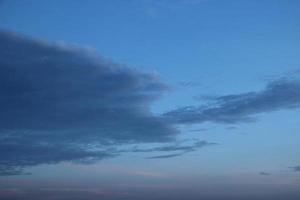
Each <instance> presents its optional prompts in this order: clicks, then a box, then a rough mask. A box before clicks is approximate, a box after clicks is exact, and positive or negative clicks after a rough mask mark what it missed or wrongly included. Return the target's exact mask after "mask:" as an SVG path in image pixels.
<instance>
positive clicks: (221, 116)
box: [163, 79, 300, 124]
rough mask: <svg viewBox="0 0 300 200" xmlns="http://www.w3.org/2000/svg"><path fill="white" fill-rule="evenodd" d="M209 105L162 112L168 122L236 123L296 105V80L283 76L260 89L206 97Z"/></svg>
mask: <svg viewBox="0 0 300 200" xmlns="http://www.w3.org/2000/svg"><path fill="white" fill-rule="evenodd" d="M210 100H211V103H210V104H209V105H203V106H199V107H195V106H188V107H183V108H178V109H176V110H172V111H169V112H167V113H164V114H163V117H164V118H165V119H167V120H169V122H171V123H175V124H189V123H203V122H207V121H210V122H215V123H228V124H233V123H238V122H252V121H254V120H255V115H256V114H260V113H267V112H273V111H277V110H283V109H295V108H299V107H300V81H297V80H286V79H285V80H284V79H280V80H277V81H272V82H270V83H269V84H268V85H267V86H266V88H265V89H264V90H262V91H260V92H249V93H242V94H233V95H225V96H217V97H211V98H210Z"/></svg>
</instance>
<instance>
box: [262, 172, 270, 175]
mask: <svg viewBox="0 0 300 200" xmlns="http://www.w3.org/2000/svg"><path fill="white" fill-rule="evenodd" d="M259 175H262V176H270V175H271V174H270V173H268V172H260V173H259Z"/></svg>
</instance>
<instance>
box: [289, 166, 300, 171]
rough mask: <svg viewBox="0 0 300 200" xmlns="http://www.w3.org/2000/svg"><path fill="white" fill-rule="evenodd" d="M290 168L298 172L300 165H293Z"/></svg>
mask: <svg viewBox="0 0 300 200" xmlns="http://www.w3.org/2000/svg"><path fill="white" fill-rule="evenodd" d="M290 168H291V169H292V170H294V171H295V172H300V166H294V167H290Z"/></svg>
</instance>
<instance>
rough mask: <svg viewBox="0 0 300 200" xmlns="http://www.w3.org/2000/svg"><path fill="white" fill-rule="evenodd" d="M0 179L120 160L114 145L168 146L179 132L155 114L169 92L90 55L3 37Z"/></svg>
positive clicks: (153, 79) (148, 77)
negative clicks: (36, 168) (39, 168)
mask: <svg viewBox="0 0 300 200" xmlns="http://www.w3.org/2000/svg"><path fill="white" fill-rule="evenodd" d="M0 44H1V46H0V110H1V113H0V154H1V156H0V174H4V175H5V174H11V173H16V174H18V173H21V170H20V169H21V168H22V167H25V166H31V165H36V164H42V163H56V162H60V161H72V160H80V159H89V158H94V159H102V158H106V157H109V156H113V155H112V154H111V153H110V152H107V151H106V150H105V147H106V146H107V145H108V144H115V143H132V142H164V141H169V140H171V139H172V138H174V135H176V133H177V130H176V129H175V128H174V127H172V126H171V125H169V124H167V123H165V122H164V121H163V120H161V118H159V117H156V116H154V115H152V113H151V112H150V110H149V105H150V104H151V102H153V101H154V100H156V99H157V98H158V97H159V96H160V95H161V94H162V92H163V91H165V90H166V89H167V86H166V85H165V84H163V83H162V82H161V81H160V80H159V77H158V76H157V75H156V74H150V73H142V72H139V71H136V70H132V69H129V68H128V67H126V66H122V65H120V64H117V63H114V62H113V61H110V60H107V59H104V58H102V57H101V56H99V55H97V54H96V53H95V51H93V50H91V49H83V48H79V47H76V46H70V45H66V44H59V43H49V42H45V41H40V40H35V39H31V38H27V37H24V36H20V35H16V34H13V33H10V32H4V31H2V32H0Z"/></svg>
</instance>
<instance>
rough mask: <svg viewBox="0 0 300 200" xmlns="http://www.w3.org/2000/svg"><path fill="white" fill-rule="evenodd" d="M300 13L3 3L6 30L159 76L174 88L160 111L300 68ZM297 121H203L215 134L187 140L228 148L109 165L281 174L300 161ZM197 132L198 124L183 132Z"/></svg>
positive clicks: (190, 5)
mask: <svg viewBox="0 0 300 200" xmlns="http://www.w3.org/2000/svg"><path fill="white" fill-rule="evenodd" d="M299 8H300V1H298V0H228V1H227V0H226V1H225V0H202V1H201V0H199V1H197V0H195V1H188V0H186V1H185V0H170V1H165V0H162V1H145V0H144V1H143V0H142V1H138V0H136V1H133V0H119V1H104V0H103V1H101V0H86V1H84V3H83V1H77V0H51V1H33V0H26V1H13V0H11V1H1V3H0V28H2V29H7V30H13V31H17V32H20V33H24V34H27V35H30V36H34V37H40V38H43V39H48V40H51V41H64V42H67V43H75V44H79V45H84V46H92V47H94V48H96V49H97V50H98V51H99V53H100V54H101V55H103V56H105V57H109V58H112V59H113V60H115V61H116V62H121V63H124V64H126V65H128V66H130V67H135V68H137V69H140V70H144V71H150V72H151V71H156V72H158V73H159V74H160V75H161V77H162V79H163V80H165V81H166V82H167V83H169V84H171V85H173V86H174V87H175V90H174V91H173V92H170V93H169V94H168V95H167V96H165V97H164V98H163V99H162V100H161V101H158V102H157V103H156V104H155V107H154V111H155V112H161V111H164V110H168V109H172V108H174V107H175V106H179V105H192V104H194V105H197V104H199V102H197V101H195V100H194V99H193V97H194V96H195V95H201V94H228V93H240V92H248V91H257V90H260V89H262V88H263V87H264V85H265V84H266V83H265V82H264V81H263V79H264V78H265V77H266V76H270V75H271V76H272V75H276V76H277V75H278V76H281V75H282V74H284V73H286V72H291V71H293V70H295V69H297V68H299V67H300V57H299V52H300V34H299V33H300V20H299V19H300V12H299ZM190 81H191V82H193V83H195V85H197V86H196V87H191V88H181V89H180V87H179V82H190ZM177 87H178V88H177ZM176 88H177V89H176ZM297 118H299V112H294V113H291V112H289V114H287V112H277V113H276V114H267V115H264V116H263V117H261V120H260V121H259V122H256V123H252V124H244V125H237V127H238V129H236V130H231V131H229V130H225V129H224V127H226V126H223V125H222V126H219V125H211V124H208V125H207V124H203V125H199V126H198V127H201V128H206V127H209V130H208V131H204V132H201V133H189V134H188V135H183V136H182V137H183V139H185V138H187V137H200V138H203V139H208V140H209V141H211V142H219V143H220V144H221V145H219V146H216V147H207V149H208V150H203V151H204V152H203V153H201V152H199V153H192V155H191V156H187V157H185V158H175V159H170V160H164V161H152V160H151V161H149V160H147V161H144V160H142V159H141V157H140V160H137V159H136V158H134V157H130V156H129V158H128V157H126V159H124V158H117V159H116V161H115V160H113V161H109V162H112V163H113V162H116V163H117V164H120V163H122V165H124V166H126V165H129V166H130V165H131V164H132V163H134V164H136V165H137V166H140V167H143V166H144V167H145V166H146V165H148V164H149V162H152V164H153V163H154V165H153V166H154V167H153V168H154V169H156V168H157V169H156V170H161V171H167V169H170V168H172V167H173V166H174V165H176V164H178V160H181V161H186V162H184V163H186V164H185V167H183V168H180V167H179V168H176V169H174V168H172V170H174V171H176V173H177V171H179V173H182V174H189V173H190V172H194V171H195V170H197V169H199V166H201V167H200V169H201V170H203V172H210V173H212V174H213V173H214V172H213V171H212V170H216V171H218V173H220V172H222V171H224V172H225V171H226V170H238V169H242V168H243V169H245V170H247V169H250V168H251V169H257V170H258V171H259V170H263V169H265V168H268V167H270V168H271V166H275V167H274V168H276V167H278V168H276V169H279V168H280V169H281V168H285V167H288V166H289V165H295V164H297V163H295V162H296V161H295V160H296V158H297V156H298V157H299V154H296V152H295V150H296V145H297V144H299V140H300V138H299V136H296V135H295V132H296V131H297V130H299V127H298V125H297V122H296V121H297V120H296V119H297ZM291 119H292V120H291ZM189 129H193V127H190V128H185V129H184V130H185V131H184V132H187V130H189ZM239 133H245V135H240V134H239ZM290 138H293V140H291V139H290ZM209 148H210V149H209ZM266 148H268V149H266ZM200 151H202V150H200ZM272 152H273V153H274V152H275V153H277V155H278V156H277V155H276V154H272ZM285 155H287V156H285ZM245 156H248V157H245ZM249 158H251V159H250V160H249ZM267 158H268V159H267ZM118 159H119V160H118ZM133 160H134V161H133ZM288 160H291V163H287V162H288ZM156 162H160V164H159V165H158V164H157V163H156ZM145 163H146V165H145ZM147 163H148V164H147ZM155 163H156V164H155ZM237 163H238V164H237ZM157 166H158V167H157ZM212 166H213V167H212ZM232 166H235V167H234V168H233V169H232ZM247 166H248V167H247ZM186 169H189V170H186ZM172 170H171V171H172ZM181 170H185V171H181Z"/></svg>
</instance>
